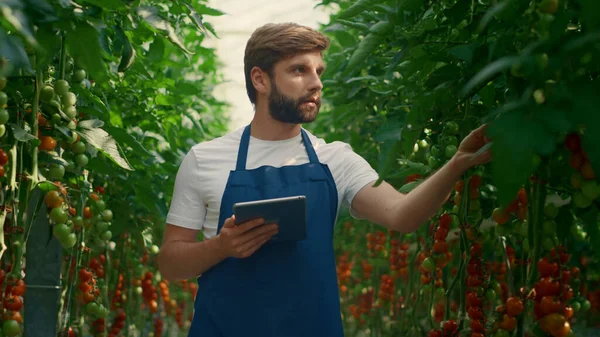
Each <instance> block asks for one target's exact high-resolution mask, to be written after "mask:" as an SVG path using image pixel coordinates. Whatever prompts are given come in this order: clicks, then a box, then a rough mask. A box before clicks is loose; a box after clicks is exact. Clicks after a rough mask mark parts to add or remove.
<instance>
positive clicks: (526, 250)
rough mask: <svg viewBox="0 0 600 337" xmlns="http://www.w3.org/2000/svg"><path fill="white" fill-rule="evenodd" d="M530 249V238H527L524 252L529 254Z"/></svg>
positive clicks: (524, 243) (524, 242)
mask: <svg viewBox="0 0 600 337" xmlns="http://www.w3.org/2000/svg"><path fill="white" fill-rule="evenodd" d="M529 249H530V246H529V239H528V238H525V239H524V240H523V250H524V251H525V252H526V253H528V252H529Z"/></svg>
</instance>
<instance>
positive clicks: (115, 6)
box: [80, 0, 127, 11]
mask: <svg viewBox="0 0 600 337" xmlns="http://www.w3.org/2000/svg"><path fill="white" fill-rule="evenodd" d="M80 2H83V3H89V4H92V5H94V6H98V7H102V8H104V9H106V10H109V11H120V10H125V9H127V6H126V5H125V4H124V3H123V1H120V0H80Z"/></svg>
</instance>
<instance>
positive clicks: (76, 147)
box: [71, 142, 86, 154]
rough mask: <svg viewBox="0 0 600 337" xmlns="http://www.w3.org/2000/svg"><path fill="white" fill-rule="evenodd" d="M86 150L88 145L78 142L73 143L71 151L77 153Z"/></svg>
mask: <svg viewBox="0 0 600 337" xmlns="http://www.w3.org/2000/svg"><path fill="white" fill-rule="evenodd" d="M85 150H86V146H85V144H84V143H83V142H77V143H75V144H73V145H71V151H73V153H75V154H83V153H85Z"/></svg>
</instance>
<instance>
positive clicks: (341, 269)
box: [336, 251, 353, 295]
mask: <svg viewBox="0 0 600 337" xmlns="http://www.w3.org/2000/svg"><path fill="white" fill-rule="evenodd" d="M349 258H350V252H348V251H346V252H344V253H343V254H341V255H340V256H339V257H338V262H337V264H336V270H337V279H338V285H339V288H340V292H341V294H342V295H343V294H346V293H347V292H348V282H349V281H350V277H351V276H352V266H353V263H352V262H351V261H349Z"/></svg>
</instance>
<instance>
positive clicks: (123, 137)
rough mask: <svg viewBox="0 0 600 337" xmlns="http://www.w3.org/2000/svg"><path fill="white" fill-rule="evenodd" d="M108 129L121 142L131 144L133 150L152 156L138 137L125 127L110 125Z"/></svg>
mask: <svg viewBox="0 0 600 337" xmlns="http://www.w3.org/2000/svg"><path fill="white" fill-rule="evenodd" d="M106 131H107V132H108V133H109V134H110V135H111V136H112V137H113V138H114V139H115V140H116V141H117V142H119V143H121V144H127V145H129V146H131V148H132V149H133V151H136V152H138V154H143V155H147V156H151V155H152V154H151V153H150V152H149V151H148V150H147V149H146V148H145V147H144V145H142V144H141V143H140V142H139V141H138V140H137V139H135V138H134V137H133V136H132V135H131V134H129V133H128V132H127V131H126V130H125V129H121V128H115V127H108V128H106Z"/></svg>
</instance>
